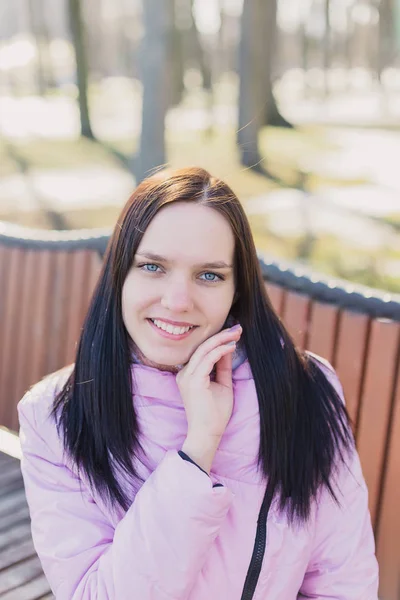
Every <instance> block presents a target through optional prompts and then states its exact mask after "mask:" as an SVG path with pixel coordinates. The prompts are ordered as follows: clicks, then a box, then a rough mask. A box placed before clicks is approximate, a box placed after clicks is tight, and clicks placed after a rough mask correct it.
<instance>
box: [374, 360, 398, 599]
mask: <svg viewBox="0 0 400 600" xmlns="http://www.w3.org/2000/svg"><path fill="white" fill-rule="evenodd" d="M387 461H388V462H387V467H386V473H385V480H384V483H383V495H382V504H381V507H380V518H379V523H378V540H377V557H378V561H379V567H380V568H379V571H380V577H379V578H380V597H381V598H400V510H399V507H400V371H399V373H398V378H397V392H396V397H395V404H394V410H393V417H392V428H391V435H390V441H389V446H388V459H387Z"/></svg>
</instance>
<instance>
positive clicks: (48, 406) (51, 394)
mask: <svg viewBox="0 0 400 600" xmlns="http://www.w3.org/2000/svg"><path fill="white" fill-rule="evenodd" d="M73 368H74V365H73V364H72V365H68V366H67V367H64V368H63V369H60V370H59V371H55V372H54V373H51V374H50V375H47V376H46V377H44V378H43V379H42V380H41V381H39V382H38V383H36V384H34V385H33V386H32V387H31V388H30V389H29V390H28V391H27V392H26V394H25V395H24V396H23V398H22V399H21V400H20V401H19V403H18V405H17V409H18V415H19V418H20V423H21V418H22V417H23V416H26V418H28V419H29V420H30V421H31V423H32V425H34V426H36V427H38V428H39V427H40V428H42V427H43V426H45V425H46V422H47V421H48V420H49V417H50V413H51V410H52V408H53V402H54V399H55V397H56V395H57V394H58V393H59V392H60V391H61V390H62V388H63V386H64V385H65V383H66V382H67V380H68V378H69V376H70V375H71V373H72V371H73Z"/></svg>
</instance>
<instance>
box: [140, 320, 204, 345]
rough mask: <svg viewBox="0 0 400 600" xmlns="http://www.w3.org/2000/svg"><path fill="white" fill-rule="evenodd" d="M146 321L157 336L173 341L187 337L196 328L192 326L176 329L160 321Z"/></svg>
mask: <svg viewBox="0 0 400 600" xmlns="http://www.w3.org/2000/svg"><path fill="white" fill-rule="evenodd" d="M147 321H148V323H149V325H150V326H151V327H152V328H153V329H154V330H155V331H156V332H157V333H158V334H159V335H161V336H162V337H165V338H168V339H172V340H174V341H178V340H182V339H184V338H186V337H188V336H189V335H190V334H191V333H192V331H193V330H194V329H195V328H196V326H193V325H188V326H186V327H177V326H174V325H171V324H170V323H167V322H166V321H163V320H161V319H147Z"/></svg>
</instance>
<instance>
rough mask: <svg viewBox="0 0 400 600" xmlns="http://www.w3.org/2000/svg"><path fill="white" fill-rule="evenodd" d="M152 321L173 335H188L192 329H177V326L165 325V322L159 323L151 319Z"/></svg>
mask: <svg viewBox="0 0 400 600" xmlns="http://www.w3.org/2000/svg"><path fill="white" fill-rule="evenodd" d="M151 321H152V322H153V323H154V325H156V327H159V329H162V330H163V331H166V332H167V333H172V334H173V335H182V334H183V333H187V332H188V331H189V330H190V329H192V327H190V326H189V327H176V326H175V325H169V324H168V323H164V321H158V320H157V319H151Z"/></svg>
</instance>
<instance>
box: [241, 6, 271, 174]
mask: <svg viewBox="0 0 400 600" xmlns="http://www.w3.org/2000/svg"><path fill="white" fill-rule="evenodd" d="M276 10H277V0H269V1H268V2H265V0H244V3H243V13H242V20H241V39H240V46H239V81H240V84H239V123H238V125H239V127H238V134H237V143H238V145H239V151H240V154H241V162H242V164H244V165H245V166H248V167H253V168H257V169H258V170H262V167H260V163H261V156H260V152H259V147H258V134H259V132H260V129H261V127H262V126H263V125H265V115H266V114H268V115H269V110H270V107H269V103H270V100H271V94H272V91H271V94H270V93H269V92H268V90H269V88H270V87H271V76H272V73H271V66H272V54H273V43H274V30H275V28H276Z"/></svg>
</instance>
